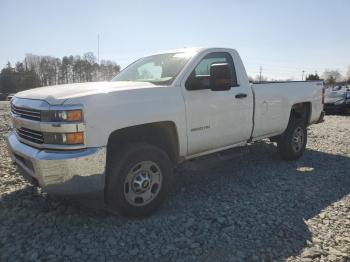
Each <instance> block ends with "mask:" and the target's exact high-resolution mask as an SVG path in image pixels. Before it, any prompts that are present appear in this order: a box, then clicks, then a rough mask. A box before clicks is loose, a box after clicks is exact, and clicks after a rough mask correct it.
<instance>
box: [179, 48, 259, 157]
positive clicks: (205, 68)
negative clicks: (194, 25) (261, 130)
mask: <svg viewBox="0 0 350 262" xmlns="http://www.w3.org/2000/svg"><path fill="white" fill-rule="evenodd" d="M218 64H221V65H222V64H223V65H224V67H225V66H227V65H228V68H229V71H230V75H229V78H230V79H222V80H223V81H229V82H230V84H229V86H228V88H227V89H226V90H215V91H214V90H213V89H211V85H212V76H211V75H210V74H211V73H213V72H212V70H211V68H212V67H213V68H214V66H215V65H218ZM213 65H214V66H213ZM224 67H223V68H224ZM183 90H184V98H185V104H186V116H187V137H188V154H189V155H194V154H198V153H201V152H205V151H209V150H215V149H219V148H222V147H229V146H231V145H234V144H237V143H240V142H244V141H246V140H248V139H249V138H250V134H251V130H252V116H253V96H252V91H251V87H250V85H249V83H248V82H247V83H239V80H237V75H236V69H235V64H234V60H233V58H232V55H231V54H230V53H228V52H212V53H209V54H206V55H204V57H203V58H202V59H201V60H200V61H199V63H198V64H197V65H196V66H195V68H194V69H193V71H192V72H191V74H190V76H189V77H188V78H187V80H186V82H185V87H184V89H183Z"/></svg>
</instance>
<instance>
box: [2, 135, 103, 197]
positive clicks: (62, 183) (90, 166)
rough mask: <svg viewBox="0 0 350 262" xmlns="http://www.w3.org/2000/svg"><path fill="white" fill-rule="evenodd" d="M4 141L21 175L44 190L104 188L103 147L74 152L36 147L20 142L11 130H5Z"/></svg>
mask: <svg viewBox="0 0 350 262" xmlns="http://www.w3.org/2000/svg"><path fill="white" fill-rule="evenodd" d="M7 144H8V149H9V152H10V155H11V158H12V160H13V161H15V162H16V163H17V165H18V166H19V167H20V168H21V169H22V171H23V173H22V174H23V175H24V176H25V177H27V178H28V179H29V180H31V181H32V182H33V184H36V185H38V186H39V187H41V188H42V189H43V190H44V191H46V192H48V193H53V194H59V195H72V194H87V193H94V192H99V191H103V189H104V184H105V165H106V148H105V147H95V148H87V149H81V150H76V151H53V150H44V149H36V148H34V147H30V146H27V145H25V144H23V143H21V142H20V141H19V140H18V139H17V136H16V134H15V133H14V132H10V133H9V135H8V139H7Z"/></svg>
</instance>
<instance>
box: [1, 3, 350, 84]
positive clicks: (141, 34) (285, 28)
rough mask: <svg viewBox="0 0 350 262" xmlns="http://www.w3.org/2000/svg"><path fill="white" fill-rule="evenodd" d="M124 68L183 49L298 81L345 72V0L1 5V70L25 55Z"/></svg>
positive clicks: (349, 8)
mask: <svg viewBox="0 0 350 262" xmlns="http://www.w3.org/2000/svg"><path fill="white" fill-rule="evenodd" d="M98 35H99V36H100V60H101V59H110V60H113V61H115V62H117V63H118V64H120V65H121V66H122V67H125V66H126V65H128V64H129V63H131V62H132V61H134V60H135V59H137V58H140V57H142V56H147V55H150V54H152V53H155V52H160V51H162V50H169V49H176V48H183V47H229V48H234V49H236V50H237V51H238V52H239V53H240V55H241V58H242V60H243V62H244V64H245V65H246V69H247V72H248V74H249V75H251V76H253V77H254V76H256V75H257V74H259V70H260V67H261V68H262V74H263V75H264V76H266V77H268V78H270V79H271V78H273V79H294V80H301V77H302V71H303V70H304V71H305V74H308V73H315V71H317V73H318V74H322V73H323V72H324V70H325V69H338V70H340V71H341V73H342V74H344V75H345V74H346V72H347V70H348V67H349V66H350V1H349V0H328V1H326V0H317V1H316V0H303V1H302V0H283V1H280V0H261V1H258V0H245V1H243V0H242V1H235V0H232V1H220V0H216V1H209V0H208V1H203V0H201V1H196V0H193V1H190V0H187V1H182V0H176V1H166V0H147V1H137V0H126V1H118V0H114V1H112V0H111V1H103V0H100V1H97V0H96V1H93V0H91V1H90V0H84V1H83V0H50V1H47V0H30V1H26V0H22V1H20V0H0V68H2V67H4V66H5V65H6V63H7V62H8V61H10V62H11V63H12V64H14V63H15V62H16V61H18V60H23V59H24V56H25V54H26V53H32V54H37V55H50V56H55V57H62V56H65V55H83V54H84V53H86V52H90V51H92V52H94V53H95V55H97V38H98Z"/></svg>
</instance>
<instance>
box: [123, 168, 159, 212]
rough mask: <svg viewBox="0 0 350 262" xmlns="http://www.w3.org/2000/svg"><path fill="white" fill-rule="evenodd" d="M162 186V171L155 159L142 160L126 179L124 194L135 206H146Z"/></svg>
mask: <svg viewBox="0 0 350 262" xmlns="http://www.w3.org/2000/svg"><path fill="white" fill-rule="evenodd" d="M161 186H162V171H161V169H160V168H159V166H158V165H157V164H156V163H155V162H153V161H142V162H139V163H137V164H136V165H134V166H133V167H132V168H131V169H130V171H129V173H128V175H127V176H126V178H125V181H124V196H125V198H126V200H127V201H128V202H129V203H130V204H131V205H133V206H138V207H139V206H144V205H147V204H149V203H150V202H152V201H153V200H154V199H155V197H156V196H157V195H158V193H159V191H160V189H161Z"/></svg>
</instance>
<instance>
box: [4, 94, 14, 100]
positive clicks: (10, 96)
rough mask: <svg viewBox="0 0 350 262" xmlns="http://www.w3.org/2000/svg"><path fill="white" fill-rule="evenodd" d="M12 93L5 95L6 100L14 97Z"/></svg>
mask: <svg viewBox="0 0 350 262" xmlns="http://www.w3.org/2000/svg"><path fill="white" fill-rule="evenodd" d="M14 95H15V94H14V93H12V94H8V95H7V97H6V100H7V101H10V100H11V99H12V98H13V97H14Z"/></svg>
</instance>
